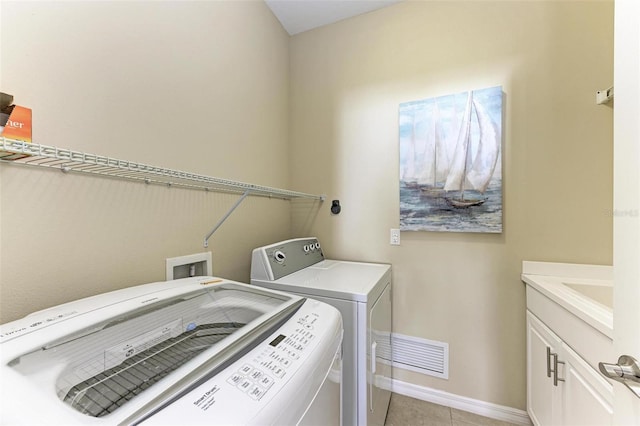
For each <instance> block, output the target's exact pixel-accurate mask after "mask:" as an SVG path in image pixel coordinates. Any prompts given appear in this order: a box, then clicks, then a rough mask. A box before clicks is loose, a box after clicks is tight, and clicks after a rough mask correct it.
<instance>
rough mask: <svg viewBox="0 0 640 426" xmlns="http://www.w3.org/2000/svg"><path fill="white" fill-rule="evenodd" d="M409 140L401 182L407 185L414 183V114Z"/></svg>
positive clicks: (413, 115)
mask: <svg viewBox="0 0 640 426" xmlns="http://www.w3.org/2000/svg"><path fill="white" fill-rule="evenodd" d="M411 119H412V125H411V138H410V139H409V147H408V151H407V161H406V165H405V167H404V170H403V173H402V177H401V180H402V181H403V182H407V183H415V182H416V138H415V134H416V117H415V113H414V114H412V116H411Z"/></svg>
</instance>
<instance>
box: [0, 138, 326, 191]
mask: <svg viewBox="0 0 640 426" xmlns="http://www.w3.org/2000/svg"><path fill="white" fill-rule="evenodd" d="M0 152H3V153H2V155H3V158H1V159H0V162H2V163H11V164H18V165H25V166H36V167H47V168H54V169H59V170H62V171H63V172H65V173H68V172H74V173H84V174H92V175H99V176H107V177H112V178H118V179H126V180H134V181H142V182H145V183H148V184H160V185H166V186H171V187H173V186H176V187H182V188H191V189H203V190H206V191H216V192H233V193H241V194H244V193H247V194H248V195H258V196H264V197H275V198H282V199H286V200H290V199H293V198H308V199H314V200H320V201H324V199H325V196H324V195H313V194H306V193H303V192H297V191H290V190H287V189H279V188H271V187H268V186H262V185H254V184H250V183H245V182H239V181H233V180H227V179H221V178H216V177H210V176H204V175H198V174H195V173H189V172H184V171H180V170H173V169H166V168H162V167H156V166H150V165H147V164H141V163H134V162H132V161H126V160H119V159H116V158H111V157H105V156H101V155H95V154H88V153H85V152H80V151H72V150H69V149H64V148H58V147H54V146H47V145H41V144H35V143H29V142H23V141H17V140H13V139H7V138H3V137H0Z"/></svg>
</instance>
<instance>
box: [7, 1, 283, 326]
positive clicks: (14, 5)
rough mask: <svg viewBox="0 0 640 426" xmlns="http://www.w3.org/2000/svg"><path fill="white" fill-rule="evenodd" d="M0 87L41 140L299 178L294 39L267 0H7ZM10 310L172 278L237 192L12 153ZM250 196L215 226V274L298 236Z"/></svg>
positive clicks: (212, 169) (200, 167)
mask: <svg viewBox="0 0 640 426" xmlns="http://www.w3.org/2000/svg"><path fill="white" fill-rule="evenodd" d="M0 7H1V13H2V15H1V19H2V21H1V23H0V24H1V25H0V27H1V31H2V46H1V48H2V51H1V54H0V59H1V61H2V62H1V67H0V72H1V74H0V89H1V90H2V91H3V92H8V93H11V94H13V95H14V96H15V100H16V102H17V103H19V104H22V105H25V106H29V107H31V108H32V109H33V118H34V129H33V133H34V141H35V142H39V143H42V144H46V145H54V146H60V147H65V148H71V149H75V150H81V151H86V152H90V153H94V154H100V155H107V156H111V157H116V158H122V159H126V160H131V161H137V162H142V163H147V164H153V165H157V166H163V167H169V168H174V169H178V170H187V171H190V172H194V173H201V174H206V175H210V176H217V177H223V178H228V179H238V180H241V181H245V182H251V183H258V184H262V185H268V186H275V187H285V188H286V187H288V172H289V171H288V156H289V149H288V139H287V138H288V82H289V74H288V40H289V37H288V35H287V34H286V32H285V31H284V30H283V29H282V27H281V26H280V24H279V22H278V21H277V20H276V18H275V17H274V16H273V15H272V13H271V11H270V10H269V9H268V8H267V7H266V5H265V4H264V3H263V2H128V1H127V2H41V3H35V2H2V5H1V6H0ZM0 179H1V184H0V191H1V192H0V194H1V199H0V206H1V211H0V213H1V215H0V250H1V253H2V256H1V258H0V273H1V275H0V283H1V284H0V323H4V322H7V321H10V320H13V319H16V318H18V317H20V316H23V315H25V314H27V313H29V312H32V311H34V310H36V309H42V308H45V307H49V306H52V305H55V304H59V303H62V302H65V301H69V300H73V299H77V298H79V297H83V296H87V295H92V294H96V293H99V292H104V291H107V290H111V289H115V288H121V287H125V286H130V285H133V284H137V283H144V282H151V281H154V280H161V279H164V273H165V263H164V262H165V258H167V257H173V256H181V255H186V254H191V253H198V252H202V251H205V249H204V248H203V246H202V241H203V238H204V236H205V235H206V234H207V232H208V231H209V230H210V229H211V228H212V227H213V226H214V225H215V223H216V222H217V221H218V219H219V218H220V217H221V216H222V215H223V214H224V213H225V212H226V211H227V209H228V208H229V207H230V206H231V205H233V203H234V202H235V200H236V199H237V196H235V195H226V194H219V193H205V192H203V191H191V190H182V189H177V188H171V189H169V188H165V187H155V186H145V185H144V184H138V183H131V182H122V181H114V180H109V179H100V178H93V177H85V176H77V175H64V174H62V173H61V172H57V171H43V170H40V169H38V170H35V169H27V168H22V167H17V166H8V165H2V167H0ZM289 210H290V207H289V203H288V202H287V201H280V200H275V199H274V200H268V199H258V198H249V199H247V200H246V201H245V202H244V203H243V205H241V206H240V207H239V209H238V210H237V211H236V213H235V214H234V215H233V216H231V218H230V219H229V220H228V221H227V222H226V223H225V224H224V225H223V226H222V227H221V228H220V229H219V230H218V232H217V233H216V234H215V235H214V236H213V238H212V240H211V242H210V245H209V247H210V248H209V250H211V251H212V252H213V261H214V265H213V271H214V274H217V275H220V276H224V277H228V278H232V279H238V280H242V281H246V280H248V278H249V263H250V256H251V249H252V248H253V247H256V246H258V245H262V244H267V243H270V242H272V241H276V240H279V239H283V238H287V237H289V235H290V216H289Z"/></svg>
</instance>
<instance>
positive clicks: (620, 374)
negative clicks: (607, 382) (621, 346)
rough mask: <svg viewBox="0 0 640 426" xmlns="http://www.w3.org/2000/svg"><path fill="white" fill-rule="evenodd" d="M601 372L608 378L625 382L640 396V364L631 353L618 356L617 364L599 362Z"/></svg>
mask: <svg viewBox="0 0 640 426" xmlns="http://www.w3.org/2000/svg"><path fill="white" fill-rule="evenodd" d="M598 367H599V368H600V372H601V373H602V374H603V375H604V376H605V377H607V378H609V379H613V380H616V381H618V382H621V383H624V384H625V385H626V386H627V387H628V388H629V390H630V391H631V392H633V393H634V394H635V395H636V396H637V397H638V398H640V364H638V361H636V359H635V358H633V357H631V356H629V355H622V356H620V358H618V363H617V364H607V363H604V362H600V363H598Z"/></svg>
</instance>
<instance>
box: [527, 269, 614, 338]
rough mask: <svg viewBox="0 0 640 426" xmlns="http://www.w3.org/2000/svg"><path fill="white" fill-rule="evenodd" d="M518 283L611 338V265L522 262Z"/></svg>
mask: <svg viewBox="0 0 640 426" xmlns="http://www.w3.org/2000/svg"><path fill="white" fill-rule="evenodd" d="M522 281H524V282H525V283H526V284H527V285H530V286H531V287H532V288H534V289H535V290H537V291H538V292H540V293H542V294H543V295H544V296H546V297H548V298H549V299H551V300H553V301H554V302H556V303H557V304H559V305H560V306H562V307H563V308H564V309H566V310H568V311H569V312H571V313H572V314H574V315H575V316H577V317H578V318H580V319H581V320H583V321H584V322H586V323H587V324H589V325H590V326H592V327H593V328H595V329H597V330H598V331H600V332H601V333H603V334H605V335H606V336H608V337H609V338H611V339H613V309H612V303H611V301H612V294H613V293H612V292H613V267H612V266H604V265H579V264H568V263H551V262H531V261H524V262H522ZM576 289H579V290H580V291H578V290H576Z"/></svg>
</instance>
